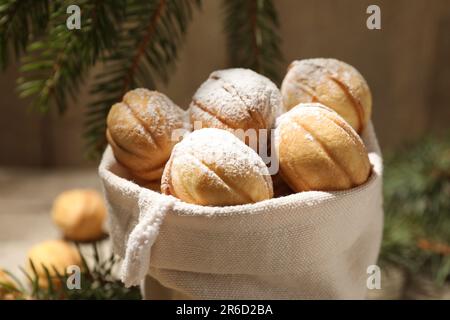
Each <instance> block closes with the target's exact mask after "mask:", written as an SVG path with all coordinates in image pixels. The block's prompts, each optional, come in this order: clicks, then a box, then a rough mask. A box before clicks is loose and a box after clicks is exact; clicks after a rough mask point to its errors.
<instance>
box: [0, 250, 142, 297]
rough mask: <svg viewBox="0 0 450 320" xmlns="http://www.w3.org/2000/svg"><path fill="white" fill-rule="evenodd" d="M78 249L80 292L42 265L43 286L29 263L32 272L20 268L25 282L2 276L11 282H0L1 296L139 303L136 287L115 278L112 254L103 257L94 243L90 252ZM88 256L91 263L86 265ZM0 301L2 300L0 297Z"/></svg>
mask: <svg viewBox="0 0 450 320" xmlns="http://www.w3.org/2000/svg"><path fill="white" fill-rule="evenodd" d="M86 249H87V248H83V250H81V249H80V247H78V250H79V253H80V256H81V261H82V265H81V266H80V269H81V274H80V286H81V288H80V289H69V288H68V287H67V286H66V282H67V280H68V277H69V276H70V275H68V274H61V273H60V272H58V271H57V270H56V269H55V268H52V271H53V272H50V270H49V269H48V267H46V266H43V269H44V271H45V273H46V277H45V279H44V280H45V281H44V282H45V283H46V284H47V286H43V285H42V282H43V281H42V276H39V274H38V272H37V270H36V266H35V265H34V264H33V262H32V261H29V265H30V268H29V269H31V270H25V269H23V268H21V271H22V273H23V274H24V276H25V281H22V280H20V279H19V278H18V277H17V276H16V275H14V274H13V273H11V272H9V271H5V273H6V274H7V275H8V276H9V278H10V279H11V280H12V281H10V283H1V282H0V294H3V295H8V296H9V297H10V298H14V299H33V300H35V299H37V300H61V299H64V300H110V299H115V300H139V299H141V294H140V291H139V288H138V287H131V288H126V287H125V286H124V285H123V283H122V282H121V281H120V280H119V279H117V278H116V277H115V275H114V270H115V269H116V267H117V265H118V262H119V259H118V257H117V256H115V255H114V254H111V255H110V256H109V257H104V256H103V255H102V254H101V253H100V252H99V250H98V244H97V243H93V244H92V247H91V250H90V252H87V253H86ZM87 257H90V258H91V259H90V260H91V262H90V263H88V262H87V260H88V259H87ZM0 298H1V297H0Z"/></svg>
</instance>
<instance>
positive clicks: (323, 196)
mask: <svg viewBox="0 0 450 320" xmlns="http://www.w3.org/2000/svg"><path fill="white" fill-rule="evenodd" d="M362 139H363V141H364V144H365V146H366V149H367V151H368V156H369V161H370V164H371V174H370V176H369V178H368V179H367V181H366V182H364V183H363V184H361V185H359V186H356V187H354V188H351V189H346V190H339V191H303V192H297V193H293V194H289V195H286V196H282V197H277V198H271V199H267V200H263V201H259V202H256V203H247V204H241V205H233V206H203V205H198V204H193V203H187V202H184V201H182V200H180V199H178V198H175V197H173V196H170V195H165V194H161V193H159V192H156V191H153V190H150V189H147V188H145V187H141V186H139V185H138V184H136V183H135V182H133V181H131V180H128V179H126V178H123V177H121V176H119V175H117V174H115V173H113V172H112V171H111V170H110V168H111V166H113V165H118V166H120V164H119V163H117V161H116V160H115V158H114V155H113V152H112V149H111V147H110V146H109V145H108V146H107V148H106V149H105V152H104V154H103V157H102V160H101V163H100V166H99V170H98V172H99V176H100V178H101V179H102V181H103V182H104V183H108V182H109V183H110V184H111V185H114V186H115V187H117V186H123V185H126V186H127V188H123V187H120V188H121V189H122V191H123V193H132V194H134V196H135V197H136V196H137V198H139V197H142V196H144V197H146V196H148V197H149V198H158V200H163V201H164V199H167V200H169V199H171V200H174V199H175V204H174V206H173V209H172V210H171V211H170V213H169V214H173V215H178V216H195V217H202V216H204V217H211V216H222V217H223V216H242V215H248V214H252V215H253V214H260V213H267V211H268V209H270V208H273V207H276V208H288V207H291V206H295V207H297V208H303V207H309V206H312V205H314V206H321V205H324V204H326V203H328V202H330V201H340V200H342V199H345V198H346V197H347V196H349V195H353V194H355V193H361V192H364V191H365V190H366V189H368V188H371V187H372V186H373V185H374V184H375V183H376V181H377V180H379V179H381V176H382V171H383V165H382V157H381V152H380V148H379V145H378V141H377V139H376V136H375V132H374V129H373V125H372V123H369V125H368V127H367V128H366V130H365V131H364V132H363V134H362ZM126 189H128V190H126ZM130 196H131V194H130ZM269 211H270V210H269Z"/></svg>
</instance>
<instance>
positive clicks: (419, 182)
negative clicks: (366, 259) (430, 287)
mask: <svg viewBox="0 0 450 320" xmlns="http://www.w3.org/2000/svg"><path fill="white" fill-rule="evenodd" d="M449 150H450V136H448V137H446V138H441V139H438V138H433V137H428V138H425V139H424V140H423V141H421V142H420V143H418V144H417V145H416V146H414V147H410V148H406V149H401V150H398V151H397V152H396V153H394V154H391V155H387V156H386V157H385V163H386V165H385V172H384V205H385V230H384V238H383V244H382V252H381V260H382V261H386V262H394V263H397V264H400V265H402V266H403V267H405V268H406V269H408V270H410V271H411V272H414V273H416V272H422V273H426V274H428V275H429V276H431V277H432V278H434V279H435V280H436V281H437V282H439V283H443V282H444V281H446V280H447V279H449V278H450V262H449V261H450V233H449V232H448V230H450V151H449Z"/></svg>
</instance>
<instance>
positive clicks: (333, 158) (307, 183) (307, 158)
mask: <svg viewBox="0 0 450 320" xmlns="http://www.w3.org/2000/svg"><path fill="white" fill-rule="evenodd" d="M275 141H276V142H275V143H276V152H277V156H278V158H279V161H280V171H281V172H280V173H281V175H282V176H283V178H284V180H285V181H286V183H287V184H288V185H289V186H290V187H291V188H292V189H293V190H294V191H297V192H301V191H312V190H320V191H334V190H345V189H349V188H352V187H355V186H357V185H360V184H362V183H364V182H365V181H366V180H367V178H368V176H369V174H370V162H369V158H368V154H367V151H366V149H365V147H364V144H363V142H362V140H361V138H360V137H359V136H358V134H357V133H356V132H355V131H354V130H353V129H352V127H351V126H350V125H349V124H348V123H347V122H346V121H345V120H343V119H342V118H341V117H340V116H339V115H338V114H337V113H336V112H334V111H332V110H330V109H328V108H325V107H323V106H322V105H320V104H300V105H298V106H297V107H295V108H293V109H292V110H291V111H289V112H287V113H286V114H284V115H283V116H282V118H280V121H279V123H278V126H277V128H276V139H275Z"/></svg>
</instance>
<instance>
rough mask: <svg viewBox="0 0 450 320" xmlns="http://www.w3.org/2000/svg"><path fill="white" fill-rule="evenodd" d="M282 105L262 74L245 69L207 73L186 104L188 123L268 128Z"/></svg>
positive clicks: (209, 126)
mask: <svg viewBox="0 0 450 320" xmlns="http://www.w3.org/2000/svg"><path fill="white" fill-rule="evenodd" d="M282 109H283V105H282V99H281V93H280V91H279V90H278V88H277V87H276V86H275V84H273V83H272V82H271V81H270V80H269V79H267V78H266V77H264V76H262V75H259V74H257V73H255V72H253V71H251V70H248V69H226V70H219V71H215V72H213V73H211V75H210V76H209V78H208V79H207V80H206V81H205V82H204V83H203V84H202V85H201V86H200V88H199V89H198V90H197V92H196V93H195V95H194V97H193V100H192V103H191V105H190V120H191V123H192V124H194V122H196V121H197V122H200V123H201V124H202V127H203V128H218V129H225V130H228V131H231V132H233V131H234V130H236V129H242V130H248V129H255V130H258V129H270V128H272V127H273V124H274V121H275V117H276V116H277V115H278V114H280V113H281V110H282Z"/></svg>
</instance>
